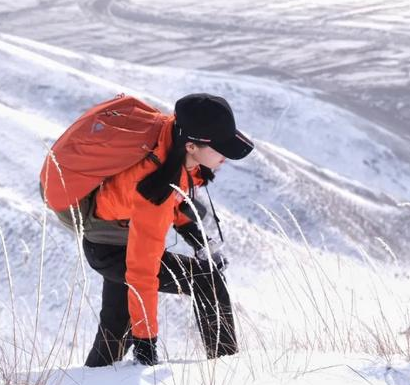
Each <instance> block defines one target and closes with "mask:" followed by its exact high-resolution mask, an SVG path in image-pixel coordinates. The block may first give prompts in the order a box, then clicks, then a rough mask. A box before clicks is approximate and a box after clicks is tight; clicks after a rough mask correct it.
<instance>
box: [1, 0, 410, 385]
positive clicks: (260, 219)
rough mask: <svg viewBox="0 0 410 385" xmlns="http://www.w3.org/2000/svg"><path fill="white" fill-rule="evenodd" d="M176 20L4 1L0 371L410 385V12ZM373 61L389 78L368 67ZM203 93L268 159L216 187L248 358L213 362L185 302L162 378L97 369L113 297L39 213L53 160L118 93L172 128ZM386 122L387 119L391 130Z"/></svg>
mask: <svg viewBox="0 0 410 385" xmlns="http://www.w3.org/2000/svg"><path fill="white" fill-rule="evenodd" d="M179 3H180V4H183V5H184V12H181V11H179V9H180V8H178V7H176V8H171V7H170V5H169V4H168V5H167V4H164V3H163V2H160V1H152V0H151V1H150V2H145V1H135V2H130V1H125V0H124V1H116V2H110V1H93V2H92V1H90V2H85V1H84V2H82V1H81V2H80V1H78V2H60V1H54V2H48V1H41V2H40V1H34V0H33V1H24V2H23V1H22V2H19V3H18V4H17V3H15V4H12V3H9V2H7V1H0V122H1V126H0V229H1V238H2V245H3V247H2V252H1V253H0V255H1V262H0V285H1V290H0V347H1V349H0V368H4V367H7V366H8V367H10V365H11V367H12V365H13V362H14V361H13V359H14V355H15V354H16V356H17V357H18V358H19V359H18V361H19V368H18V369H19V370H20V371H23V372H26V371H27V369H28V368H30V367H31V372H32V373H31V374H30V381H31V382H32V383H35V381H36V379H38V378H39V377H41V374H39V373H43V377H42V378H41V379H42V381H43V383H47V384H49V385H51V384H53V385H54V384H56V383H59V380H58V378H60V379H61V381H62V382H61V383H62V384H75V383H80V384H87V385H90V384H91V385H94V384H97V383H98V384H109V383H124V384H128V383H134V382H135V381H140V383H141V384H145V383H147V384H151V383H156V382H157V383H163V384H171V383H172V384H183V383H187V384H188V383H189V384H195V383H198V384H199V383H205V384H208V383H209V384H211V383H212V384H222V383H224V384H227V383H228V384H229V383H232V384H255V385H261V384H311V383H315V384H321V383H324V384H325V383H326V384H329V383H331V384H337V385H339V384H347V383H348V384H356V383H357V384H362V383H371V384H388V385H393V384H395V385H404V384H409V383H410V369H409V366H408V364H407V362H406V360H407V359H408V357H409V355H410V350H409V348H408V338H409V335H410V333H409V332H408V330H407V329H408V327H409V326H410V317H409V311H408V307H409V301H410V293H409V291H408V286H409V275H408V273H407V271H408V247H409V241H408V239H409V236H410V227H409V225H408V224H409V219H410V203H409V195H410V187H409V186H410V155H409V151H408V145H409V141H408V137H407V136H406V135H407V133H406V129H408V127H407V126H405V125H404V124H403V123H402V121H403V119H404V118H405V117H406V115H405V114H406V111H407V110H406V109H407V108H408V105H407V103H408V102H409V100H408V98H409V95H408V93H404V94H399V93H397V92H398V91H397V90H398V89H399V88H400V89H401V88H402V87H405V86H406V85H407V86H408V82H409V77H408V72H407V77H406V76H405V73H406V68H407V69H408V61H406V57H407V56H406V52H407V51H406V49H407V50H408V48H406V47H408V45H406V44H405V42H406V41H408V40H409V37H410V36H409V34H410V32H409V30H408V23H406V20H407V21H408V20H409V19H408V18H409V9H410V8H408V7H407V8H406V7H405V5H406V4H405V2H404V1H397V2H395V3H394V4H392V5H390V6H387V5H386V6H385V5H383V4H382V3H377V2H375V1H368V2H366V5H363V2H360V3H359V2H357V3H356V2H353V1H349V2H344V3H343V2H333V3H332V4H328V3H327V2H316V5H315V6H313V5H307V4H305V3H304V2H302V1H293V2H291V1H289V2H275V3H272V4H270V3H269V2H266V1H265V2H263V1H259V2H256V3H252V4H253V5H249V2H244V1H243V2H242V1H238V0H237V1H234V2H229V3H228V2H225V3H224V4H221V3H220V2H211V3H212V4H213V8H212V10H213V12H212V13H211V11H209V9H210V8H207V7H205V6H201V5H200V4H196V3H193V2H188V1H181V2H179ZM211 3H210V2H208V5H209V4H211ZM359 4H360V5H359ZM302 9H303V10H304V12H301V10H302ZM336 10H337V12H336ZM211 15H214V17H211ZM272 15H275V17H273V16H272ZM397 15H400V16H397ZM73 16H76V17H75V18H73ZM279 16H280V17H279ZM382 16H383V18H382ZM380 18H382V20H380ZM277 19H279V20H280V21H277ZM6 21H7V22H6ZM137 21H138V25H137V26H136V25H135V23H136V22H137ZM348 21H349V23H348V24H349V28H347V24H346V23H347V22H348ZM354 21H355V22H356V24H355V28H358V29H360V31H361V33H360V34H359V35H358V36H357V34H355V33H354V32H352V30H351V28H352V26H353V24H354ZM358 21H360V22H361V23H362V24H358ZM295 23H296V24H295ZM352 23H353V24H352ZM372 23H373V24H372ZM238 25H240V26H241V27H240V28H239V27H238ZM297 26H298V28H296V27H297ZM336 26H337V28H336ZM389 26H391V28H389ZM159 27H161V28H159ZM182 27H183V28H182ZM302 27H303V28H302ZM319 29H320V30H321V31H322V32H323V36H322V35H320V36H319V35H317V31H318V30H319ZM221 30H222V31H223V34H222V33H220V34H218V31H221ZM307 30H310V34H308V33H307ZM73 31H75V33H73ZM121 31H122V33H121ZM136 31H138V33H139V35H138V40H135V39H136V37H135V33H134V32H136ZM209 31H214V33H213V34H210V33H209ZM372 31H373V32H372ZM332 33H334V34H335V35H338V36H339V37H338V39H337V41H336V40H335V39H336V38H334V37H332V36H333V35H332ZM251 35H252V36H251ZM313 37H314V38H313ZM380 37H383V39H381V40H380V39H379V38H380ZM399 37H400V39H399ZM303 39H310V44H309V45H307V44H306V40H303ZM346 39H347V40H346ZM372 39H373V40H372ZM375 41H377V44H376V43H375ZM137 42H138V44H137ZM49 43H52V44H49ZM342 43H343V44H342ZM372 44H373V45H372ZM182 46H184V47H185V48H184V49H182V48H181V47H182ZM370 46H371V47H373V51H372V50H371V49H370V48H369V47H370ZM124 47H127V48H124ZM279 47H280V49H279ZM380 47H383V48H384V51H383V52H384V54H385V58H384V59H383V60H382V62H383V63H384V64H386V63H387V61H388V60H391V63H390V64H389V65H387V64H386V65H384V64H383V65H381V64H380V63H381V62H380V61H378V60H379V58H378V57H376V56H375V55H373V53H374V52H377V51H378V50H379V49H380ZM392 47H394V50H396V51H395V52H396V54H397V55H396V54H393V52H392V50H393V48H392ZM155 50H157V52H154V51H155ZM275 50H276V51H277V52H275ZM323 50H325V51H327V52H326V55H322V54H321V53H322V52H323ZM329 51H331V52H329ZM257 52H259V54H256V53H257ZM372 52H373V53H372ZM308 53H309V55H308ZM338 55H339V56H338ZM341 56H343V57H344V60H346V63H347V62H349V60H350V59H349V58H352V57H355V58H356V62H351V61H350V62H349V63H350V65H349V66H347V65H346V66H341V65H340V57H341ZM409 56H410V55H409ZM370 57H372V58H373V59H374V61H375V63H376V64H377V65H376V64H375V65H374V66H371V67H367V66H360V65H358V64H357V63H362V64H363V63H364V62H366V60H367V63H368V65H369V66H370V63H371V61H369V60H370V59H369V58H370ZM251 58H252V60H254V61H255V62H252V63H251V62H250V61H251ZM297 58H299V59H298V60H299V64H300V63H301V62H302V61H303V63H304V66H305V67H304V68H302V67H301V66H298V65H297V60H296V59H297ZM366 58H367V59H366ZM302 59H303V60H302ZM287 61H288V62H287ZM393 62H394V63H393ZM263 63H265V64H266V66H267V67H269V71H268V70H266V73H264V70H263V68H262V64H263ZM290 63H293V64H294V66H291V65H290ZM406 63H407V64H406ZM379 64H380V65H379ZM315 66H317V68H318V70H317V72H316V73H315V72H314V71H313V68H314V67H315ZM267 67H266V68H267ZM284 67H286V68H287V71H288V74H292V76H290V75H289V76H284V71H283V68H284ZM308 68H309V71H308V70H307V69H308ZM344 71H346V73H348V74H349V75H352V77H350V78H347V77H346V76H345V75H344ZM375 71H376V73H375ZM319 74H320V75H319ZM353 74H355V76H356V80H357V79H359V78H358V76H359V74H361V75H360V76H362V78H360V81H357V82H353V80H352V79H353V78H354V76H353ZM302 75H303V76H302ZM381 75H383V78H382V77H381ZM329 78H331V79H330V80H329ZM326 79H328V80H329V81H327V80H326ZM383 79H384V80H383ZM379 81H380V82H383V87H384V88H383V87H382V89H383V92H381V91H380V89H381V88H380V87H381V85H380V84H379V83H378V82H379ZM406 82H407V83H406ZM308 86H309V87H308ZM375 90H379V91H380V92H379V91H377V92H376V91H375ZM196 91H206V92H210V93H216V94H220V95H222V96H224V97H226V98H227V99H228V100H229V102H230V103H231V105H232V107H233V109H234V112H235V115H236V116H237V123H238V126H239V127H240V128H241V129H243V131H245V132H247V133H248V134H249V135H250V136H251V137H252V138H253V139H254V141H255V143H256V146H257V149H256V150H255V151H254V152H253V153H252V154H251V156H249V157H248V158H246V159H245V160H243V161H241V162H227V163H226V164H224V167H223V168H222V169H221V170H220V171H219V172H218V175H217V181H216V183H215V184H214V185H212V186H211V188H210V190H211V194H212V196H213V197H214V200H215V203H216V206H217V209H218V212H219V213H220V217H221V219H222V227H223V230H224V233H225V238H226V239H227V242H226V245H225V253H226V255H228V256H229V257H230V259H231V265H230V268H229V270H228V272H227V276H228V281H229V287H230V290H231V293H232V298H233V303H234V310H235V316H236V320H237V325H238V335H239V340H240V344H241V352H240V353H239V354H238V355H237V356H235V357H230V358H224V359H222V360H216V361H206V360H204V353H203V350H202V346H201V344H200V340H199V336H198V332H197V330H196V327H195V324H194V322H193V319H192V312H191V311H190V301H189V299H188V298H182V297H178V296H169V295H161V296H160V299H161V301H160V328H161V329H160V344H159V353H160V359H161V365H160V366H158V367H156V368H141V367H138V366H132V365H131V363H130V361H125V362H124V363H120V364H118V365H116V366H115V368H104V369H84V368H82V367H81V366H82V363H83V361H84V357H85V355H86V354H87V351H88V349H89V347H90V344H91V341H92V339H93V337H94V333H95V332H96V329H97V318H96V317H97V315H98V312H99V306H100V295H101V294H100V290H101V280H100V277H99V276H97V274H96V273H95V272H93V271H91V269H90V268H88V266H87V265H86V263H84V264H83V262H84V261H83V259H82V257H81V253H80V252H79V249H78V246H77V240H76V239H75V237H74V236H73V235H72V234H70V233H67V232H66V230H65V229H64V228H63V227H62V226H61V225H60V224H59V223H58V221H57V219H56V218H55V217H54V216H53V215H52V213H51V212H50V211H45V210H44V207H43V204H42V202H41V199H40V197H39V193H38V174H39V170H40V168H41V165H42V162H43V159H44V156H45V154H46V151H47V146H49V145H51V144H52V143H53V141H54V140H55V139H56V138H58V136H59V135H60V134H61V133H62V132H63V131H64V129H65V128H66V127H67V126H68V125H69V124H70V122H72V121H73V119H75V118H76V117H77V116H79V115H80V114H81V113H82V112H83V111H84V110H85V109H86V108H88V107H90V106H91V105H93V104H94V103H96V102H99V101H102V100H104V99H108V98H111V97H112V96H113V95H115V94H117V93H121V92H125V93H127V94H133V95H136V96H138V97H141V98H143V99H144V100H146V101H147V102H150V103H152V104H154V105H156V106H157V107H159V108H161V109H162V110H164V111H168V112H170V111H172V108H173V105H174V102H175V100H176V99H178V98H179V97H181V96H183V95H185V94H187V93H191V92H196ZM359 91H360V92H359ZM363 95H371V96H369V97H368V98H367V99H366V98H365V97H363ZM392 95H393V96H394V97H393V96H392ZM345 98H348V99H349V103H345V101H346V100H345ZM395 98H397V100H396V99H395ZM343 100H344V101H343ZM380 100H381V102H380ZM350 102H351V103H350ZM396 107H397V108H396ZM386 109H387V110H388V111H389V116H390V117H391V119H388V118H386V119H381V118H380V117H379V116H378V115H377V114H379V113H381V112H383V111H385V110H386ZM45 214H46V215H45ZM205 225H206V227H207V228H208V229H209V231H210V232H211V233H215V228H214V227H213V224H212V221H211V220H210V219H209V218H208V219H207V221H206V223H205ZM43 230H44V231H43ZM174 240H175V237H174V235H173V234H170V235H169V240H168V244H169V245H172V244H173V243H174ZM3 241H4V242H3ZM43 245H44V247H43ZM43 249H44V252H42V250H43ZM172 249H173V250H175V251H184V252H189V249H188V248H186V247H185V246H184V245H183V244H182V243H181V241H179V243H178V245H177V246H173V247H172ZM7 264H9V265H10V273H11V274H10V275H11V279H12V289H13V290H12V292H13V299H14V301H11V300H10V293H9V275H8V268H7ZM40 278H41V279H40ZM39 298H40V306H37V304H38V303H39ZM12 305H14V307H13V306H12ZM13 310H14V316H15V317H16V318H15V319H14V316H13ZM13 319H14V322H13ZM36 325H38V332H37V333H35V330H36ZM13 326H14V327H13ZM14 332H15V334H16V339H17V344H14V343H13V340H14V337H13V335H14ZM181 336H183V338H181ZM14 346H16V350H15V349H14ZM33 346H34V348H33ZM31 356H32V357H34V358H33V360H32V362H30V357H31ZM47 357H49V359H48V360H47ZM5 362H8V363H9V365H5V364H4V363H5ZM2 363H3V364H2ZM44 368H45V370H46V371H45V372H44ZM49 369H52V372H49V371H48V370H49ZM0 374H1V373H0ZM48 375H50V376H51V377H49V378H48V377H47V376H48ZM3 376H4V374H3ZM24 376H27V374H24V375H23V377H24ZM44 376H45V377H44ZM1 378H2V377H1V376H0V381H1ZM23 383H24V382H23ZM40 383H41V382H40Z"/></svg>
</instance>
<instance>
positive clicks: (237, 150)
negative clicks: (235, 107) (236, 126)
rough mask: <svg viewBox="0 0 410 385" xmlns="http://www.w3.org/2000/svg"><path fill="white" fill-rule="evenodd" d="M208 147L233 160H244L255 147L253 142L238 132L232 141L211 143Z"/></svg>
mask: <svg viewBox="0 0 410 385" xmlns="http://www.w3.org/2000/svg"><path fill="white" fill-rule="evenodd" d="M209 146H210V147H212V148H213V149H214V150H216V151H218V152H219V153H220V154H222V155H223V156H225V157H226V158H229V159H235V160H237V159H242V158H245V156H247V155H249V153H250V152H251V151H252V150H253V148H254V147H255V145H254V144H253V142H252V141H251V140H250V139H249V138H247V137H246V136H245V135H244V134H242V132H240V131H238V130H236V133H235V136H234V137H233V138H232V139H229V140H227V141H225V142H222V143H212V142H211V144H210V145H209Z"/></svg>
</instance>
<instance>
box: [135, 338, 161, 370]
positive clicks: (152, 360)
mask: <svg viewBox="0 0 410 385" xmlns="http://www.w3.org/2000/svg"><path fill="white" fill-rule="evenodd" d="M133 340H134V350H133V354H134V365H136V364H137V363H138V362H139V363H141V364H142V365H150V366H152V365H156V364H158V356H157V337H154V338H151V339H149V338H137V337H133Z"/></svg>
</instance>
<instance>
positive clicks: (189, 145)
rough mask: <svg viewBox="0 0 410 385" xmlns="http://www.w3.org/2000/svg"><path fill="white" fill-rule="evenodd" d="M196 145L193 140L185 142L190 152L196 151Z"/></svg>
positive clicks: (187, 150)
mask: <svg viewBox="0 0 410 385" xmlns="http://www.w3.org/2000/svg"><path fill="white" fill-rule="evenodd" d="M196 148H197V147H196V145H195V144H194V143H192V142H186V143H185V149H186V152H187V153H188V154H193V153H194V152H195V151H196Z"/></svg>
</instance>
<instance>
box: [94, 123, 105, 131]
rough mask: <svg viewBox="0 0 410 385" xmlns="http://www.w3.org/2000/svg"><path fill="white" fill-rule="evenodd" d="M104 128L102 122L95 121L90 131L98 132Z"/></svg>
mask: <svg viewBox="0 0 410 385" xmlns="http://www.w3.org/2000/svg"><path fill="white" fill-rule="evenodd" d="M103 129H104V124H102V123H100V122H97V123H95V124H94V125H93V128H92V130H91V132H100V131H102V130H103Z"/></svg>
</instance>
